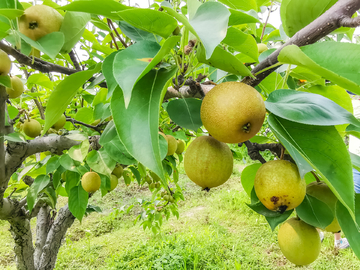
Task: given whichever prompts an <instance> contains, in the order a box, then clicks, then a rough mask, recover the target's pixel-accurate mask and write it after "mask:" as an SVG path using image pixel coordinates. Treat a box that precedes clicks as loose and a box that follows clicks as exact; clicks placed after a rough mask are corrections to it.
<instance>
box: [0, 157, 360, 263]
mask: <svg viewBox="0 0 360 270" xmlns="http://www.w3.org/2000/svg"><path fill="white" fill-rule="evenodd" d="M242 167H243V166H241V165H240V164H237V165H236V169H235V170H234V172H235V173H234V174H233V176H232V178H231V179H230V180H229V181H228V182H226V183H225V184H224V185H223V186H221V187H218V188H215V189H212V190H211V191H210V192H208V193H207V192H202V191H201V190H200V189H199V188H198V187H197V186H195V185H194V184H193V183H192V182H191V181H189V180H188V179H187V177H186V176H185V175H182V176H181V179H180V186H181V187H182V188H183V189H184V196H185V201H183V202H180V203H179V211H180V218H179V219H178V220H177V219H176V218H174V217H172V218H170V220H169V221H165V222H164V224H163V227H162V234H161V236H157V237H154V236H153V235H152V233H151V232H150V231H149V230H147V231H143V230H142V228H141V227H139V225H138V224H136V225H134V224H133V220H134V219H135V216H136V214H138V213H139V209H136V208H133V212H132V213H130V214H128V215H123V214H118V213H117V212H116V211H114V210H113V209H114V208H115V209H116V208H119V207H121V206H122V205H123V204H128V203H131V202H133V201H135V200H136V198H149V197H150V196H151V193H150V192H149V191H148V190H147V189H146V188H140V189H139V188H138V187H136V185H135V184H133V185H131V186H130V187H126V186H125V185H123V184H121V185H120V186H119V187H117V188H116V189H115V192H112V193H110V194H108V195H106V196H105V197H104V198H103V199H102V200H101V198H100V195H99V194H97V195H96V196H94V198H93V199H92V200H93V201H92V204H96V205H99V206H101V207H102V208H103V209H104V212H103V213H101V214H97V213H93V214H91V215H90V216H89V217H87V218H85V219H84V220H83V222H82V224H80V223H79V222H78V221H76V222H75V223H74V225H73V226H72V227H71V229H70V230H69V232H68V234H67V236H66V239H65V240H64V243H63V246H62V247H61V249H60V252H59V255H58V260H57V264H56V269H58V270H60V269H61V270H62V269H64V270H65V269H81V270H82V269H84V270H85V269H86V270H87V269H104V270H105V269H106V270H108V269H110V270H111V269H114V270H115V269H159V270H160V269H164V270H165V269H166V270H167V269H169V270H177V269H179V270H190V269H191V270H194V269H212V270H213V269H214V270H215V269H360V260H359V259H357V257H356V256H355V255H354V253H353V251H352V250H351V249H346V250H335V249H334V248H333V241H334V240H333V236H332V234H331V233H326V234H325V236H326V238H325V240H324V242H323V244H322V249H321V254H320V256H319V258H318V259H317V260H316V261H315V262H314V263H312V264H311V265H309V266H304V267H297V266H295V265H294V264H292V263H290V262H289V261H287V260H286V259H285V257H284V256H283V255H282V253H281V251H280V249H279V246H278V244H277V237H276V235H277V229H276V230H275V231H274V232H272V231H271V229H270V227H269V226H268V225H267V222H266V220H265V218H264V217H262V216H260V215H258V214H256V213H255V212H253V211H252V210H250V209H249V208H248V207H247V206H246V204H245V203H246V202H248V198H247V195H246V193H245V192H244V191H243V189H242V187H241V184H240V173H239V172H238V169H239V168H242ZM7 229H8V225H7V224H6V223H4V222H2V223H0V243H1V245H0V268H1V269H15V264H14V254H13V250H12V245H13V240H12V239H11V236H10V233H9V232H8V231H7Z"/></svg>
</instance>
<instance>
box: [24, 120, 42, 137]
mask: <svg viewBox="0 0 360 270" xmlns="http://www.w3.org/2000/svg"><path fill="white" fill-rule="evenodd" d="M23 130H24V133H25V134H26V135H27V136H29V137H31V138H35V137H37V136H39V135H40V134H41V125H40V123H39V122H38V121H36V120H35V119H29V120H25V123H24V127H23Z"/></svg>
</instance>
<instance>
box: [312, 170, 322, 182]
mask: <svg viewBox="0 0 360 270" xmlns="http://www.w3.org/2000/svg"><path fill="white" fill-rule="evenodd" d="M311 173H312V175H313V176H314V177H315V179H316V182H318V183H320V182H321V181H320V179H319V176H317V174H316V173H315V172H314V171H311Z"/></svg>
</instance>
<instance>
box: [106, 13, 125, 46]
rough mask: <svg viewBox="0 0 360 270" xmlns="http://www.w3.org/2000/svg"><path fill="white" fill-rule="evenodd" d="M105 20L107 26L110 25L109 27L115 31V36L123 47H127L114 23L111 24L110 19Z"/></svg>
mask: <svg viewBox="0 0 360 270" xmlns="http://www.w3.org/2000/svg"><path fill="white" fill-rule="evenodd" d="M107 21H108V24H109V26H110V25H111V27H110V29H111V28H112V29H113V30H114V32H115V34H116V36H117V37H118V39H119V40H120V42H121V44H122V45H123V46H124V47H125V48H127V47H128V45H127V44H126V43H125V41H124V40H123V39H122V38H121V36H120V34H119V32H118V31H117V30H116V27H115V25H114V24H113V22H112V20H110V19H107Z"/></svg>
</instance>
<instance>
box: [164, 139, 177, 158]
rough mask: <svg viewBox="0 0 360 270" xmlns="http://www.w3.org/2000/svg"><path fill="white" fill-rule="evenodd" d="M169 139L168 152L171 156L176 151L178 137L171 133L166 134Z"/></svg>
mask: <svg viewBox="0 0 360 270" xmlns="http://www.w3.org/2000/svg"><path fill="white" fill-rule="evenodd" d="M166 138H167V141H168V152H167V154H166V155H167V156H171V155H173V154H174V153H175V151H176V148H177V141H176V139H175V138H174V137H173V136H171V135H166Z"/></svg>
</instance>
